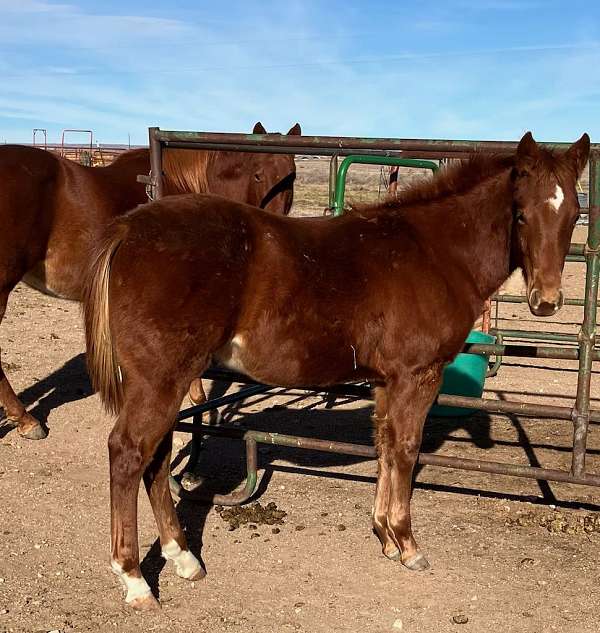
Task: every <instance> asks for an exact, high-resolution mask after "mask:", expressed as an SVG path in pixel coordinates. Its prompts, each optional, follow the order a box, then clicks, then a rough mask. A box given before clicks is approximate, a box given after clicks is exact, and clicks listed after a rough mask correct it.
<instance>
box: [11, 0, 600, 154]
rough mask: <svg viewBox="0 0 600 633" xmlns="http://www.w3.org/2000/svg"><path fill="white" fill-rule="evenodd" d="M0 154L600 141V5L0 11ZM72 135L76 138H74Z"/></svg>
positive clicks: (286, 0)
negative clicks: (189, 142) (211, 142)
mask: <svg viewBox="0 0 600 633" xmlns="http://www.w3.org/2000/svg"><path fill="white" fill-rule="evenodd" d="M0 79H1V82H0V85H1V86H2V89H1V90H0V142H3V141H5V140H6V141H9V142H10V141H29V140H30V139H31V130H32V128H34V127H42V128H47V129H48V134H49V141H52V142H56V141H57V140H58V139H59V134H60V130H61V129H62V128H65V127H72V128H92V129H93V130H94V131H95V135H96V139H97V140H98V141H100V142H105V143H106V142H114V143H124V142H125V143H126V142H127V139H128V134H130V135H131V141H132V143H145V142H146V140H147V127H148V126H149V125H158V126H160V127H162V128H164V129H190V130H214V131H250V129H251V127H252V125H253V124H254V122H255V121H256V120H258V119H260V120H261V121H262V122H263V123H264V124H265V126H266V127H267V128H268V129H269V130H274V131H286V130H287V129H288V128H289V127H290V126H291V125H292V124H293V123H294V122H296V121H299V122H300V123H301V124H302V127H303V130H304V132H305V133H307V134H335V135H356V136H399V137H409V138H420V137H423V138H470V139H514V138H517V137H519V136H520V135H521V134H522V133H523V132H524V131H525V130H528V129H531V130H532V131H533V133H534V135H535V136H536V138H538V139H539V140H567V141H568V140H574V139H575V138H577V137H579V136H580V134H581V133H582V132H583V131H588V132H589V133H590V134H591V136H592V140H596V141H599V140H600V108H599V107H598V106H599V105H600V3H598V2H592V1H589V0H586V1H580V0H571V1H570V2H558V1H552V0H545V1H542V0H540V1H536V0H523V1H520V0H505V1H502V0H448V1H443V2H442V1H437V0H430V1H429V2H420V1H418V0H414V1H413V2H403V1H401V0H396V1H395V2H382V1H378V0H370V1H368V2H367V1H364V2H358V1H352V0H347V1H346V2H338V1H337V0H329V1H320V2H319V1H311V0H275V1H270V0H264V1H261V2H254V1H252V0H246V1H239V0H228V1H227V2H200V1H195V2H194V1H191V0H190V1H184V0H174V1H171V2H162V3H161V2H156V1H155V0H144V1H143V2H142V1H141V0H121V1H119V2H116V1H115V0H104V1H103V2H91V1H81V0H73V1H72V2H69V0H65V1H64V2H55V1H54V0H0ZM73 140H74V138H73Z"/></svg>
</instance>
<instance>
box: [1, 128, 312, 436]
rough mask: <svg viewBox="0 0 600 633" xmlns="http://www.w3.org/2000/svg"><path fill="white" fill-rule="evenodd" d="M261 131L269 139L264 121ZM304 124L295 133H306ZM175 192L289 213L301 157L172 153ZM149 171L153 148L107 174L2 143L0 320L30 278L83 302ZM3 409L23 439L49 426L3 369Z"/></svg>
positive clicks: (168, 173)
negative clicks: (100, 255) (95, 254)
mask: <svg viewBox="0 0 600 633" xmlns="http://www.w3.org/2000/svg"><path fill="white" fill-rule="evenodd" d="M253 133H254V134H266V130H265V129H264V127H263V126H262V124H261V123H257V124H256V125H255V126H254V130H253ZM300 133H301V130H300V126H299V125H298V124H296V125H295V126H294V127H292V129H291V130H290V131H289V132H288V134H293V135H297V134H300ZM163 170H164V178H165V192H166V194H181V193H189V192H199V193H202V192H210V193H215V194H219V195H221V196H224V197H226V198H230V199H232V200H237V201H239V202H246V203H248V204H252V205H254V206H257V207H261V208H263V209H266V210H267V211H271V212H273V213H276V214H282V215H286V214H287V213H289V210H290V207H291V205H292V196H293V184H294V179H295V176H296V167H295V163H294V157H293V156H290V155H282V154H279V155H276V154H266V153H240V152H225V151H193V150H168V149H167V150H165V152H164V160H163ZM149 171H150V155H149V150H148V149H134V150H131V151H128V152H126V153H124V154H122V155H121V156H120V157H119V158H117V160H115V161H114V162H113V163H112V164H111V165H109V166H107V167H84V166H82V165H79V164H77V163H74V162H72V161H69V160H67V159H64V158H59V157H57V156H56V155H54V154H51V153H50V152H46V151H44V150H40V149H37V148H33V147H25V146H19V145H2V146H0V227H2V228H1V230H0V322H1V321H2V318H3V317H4V312H5V310H6V303H7V300H8V296H9V293H10V292H11V290H12V289H13V288H14V287H15V285H16V284H17V283H18V282H19V281H21V280H23V281H25V282H26V283H28V284H29V285H30V286H32V287H34V288H36V289H38V290H41V291H42V292H45V293H47V294H51V295H53V296H58V297H62V298H66V299H73V300H76V301H78V300H80V299H81V296H82V285H81V284H82V279H83V273H84V271H85V270H86V269H87V267H89V263H90V262H89V256H90V251H91V249H92V247H93V246H95V245H96V244H97V243H98V240H99V239H100V236H101V235H102V232H103V229H104V228H105V226H106V225H107V224H108V223H109V221H110V220H112V219H113V218H115V217H116V216H118V215H121V214H123V213H125V212H126V211H129V210H130V209H133V208H134V207H136V206H137V205H139V204H143V203H144V202H147V197H146V192H145V188H144V185H142V184H140V183H138V182H137V181H136V178H137V176H138V174H147V173H148V172H149ZM0 406H2V407H4V412H5V414H6V417H7V419H8V423H9V424H12V425H15V426H17V427H18V431H19V433H20V434H21V435H23V436H24V437H27V438H30V439H40V438H43V437H45V436H46V430H45V428H44V427H43V426H42V425H41V424H40V423H39V421H38V420H36V419H35V418H34V417H33V416H32V415H31V414H29V413H27V412H26V411H25V407H24V406H23V404H22V403H21V401H20V400H19V399H18V398H17V396H16V394H15V392H14V391H13V389H12V387H11V385H10V383H9V382H8V379H7V378H6V375H5V374H4V372H3V371H2V366H1V364H0Z"/></svg>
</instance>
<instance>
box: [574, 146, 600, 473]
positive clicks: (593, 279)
mask: <svg viewBox="0 0 600 633" xmlns="http://www.w3.org/2000/svg"><path fill="white" fill-rule="evenodd" d="M589 169H590V196H589V205H590V216H589V227H588V240H587V244H586V247H585V262H586V275H585V307H584V313H583V323H582V325H581V330H580V331H579V337H578V338H579V349H580V356H579V373H578V377H577V397H576V399H575V416H574V420H573V422H574V429H573V457H572V462H571V473H572V474H573V475H574V476H576V477H580V476H582V475H583V474H584V473H585V450H586V442H587V431H588V423H589V415H590V385H591V379H592V352H593V348H594V344H595V338H596V305H597V301H598V273H599V271H600V259H599V255H600V253H599V251H598V245H599V244H600V157H599V156H598V155H597V154H596V152H593V153H592V155H591V156H590V168H589Z"/></svg>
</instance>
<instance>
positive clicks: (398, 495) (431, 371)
mask: <svg viewBox="0 0 600 633" xmlns="http://www.w3.org/2000/svg"><path fill="white" fill-rule="evenodd" d="M440 378H441V367H437V366H435V367H431V368H428V369H426V370H423V371H421V372H419V373H418V374H417V375H413V376H407V377H405V378H403V379H402V380H396V381H390V382H389V383H388V384H387V385H386V401H387V415H386V416H385V418H384V420H383V421H382V422H379V421H377V424H378V436H377V438H378V448H379V461H380V474H379V477H382V482H381V483H379V481H378V488H377V497H381V498H380V499H376V512H375V515H374V523H375V529H376V531H377V533H378V535H379V538H380V540H381V542H382V546H383V552H384V554H385V555H386V556H388V558H393V559H396V558H400V560H401V561H402V563H403V564H404V565H405V566H406V567H408V568H409V569H413V570H423V569H427V568H428V567H429V563H428V562H427V559H426V558H425V556H424V555H423V554H422V553H421V552H420V551H419V548H418V546H417V543H416V541H415V539H414V536H413V533H412V528H411V518H410V496H411V487H412V473H413V469H414V466H415V463H416V461H417V457H418V454H419V448H420V446H421V437H422V434H423V425H424V423H425V418H426V416H427V412H428V411H429V409H430V407H431V405H432V403H433V401H434V399H435V396H436V394H437V392H438V390H439V386H440ZM386 496H387V509H386V511H385V512H384V509H385V501H386V499H385V497H386ZM377 510H379V512H378V511H377ZM383 528H385V530H383Z"/></svg>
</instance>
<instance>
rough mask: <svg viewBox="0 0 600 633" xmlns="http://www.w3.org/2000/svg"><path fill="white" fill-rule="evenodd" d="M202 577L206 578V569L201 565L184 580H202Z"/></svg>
mask: <svg viewBox="0 0 600 633" xmlns="http://www.w3.org/2000/svg"><path fill="white" fill-rule="evenodd" d="M203 578H206V571H205V570H204V569H203V568H202V567H201V568H200V569H199V570H198V571H197V572H196V573H195V574H194V575H193V576H190V577H189V578H186V580H191V581H192V582H195V581H196V580H202V579H203Z"/></svg>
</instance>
